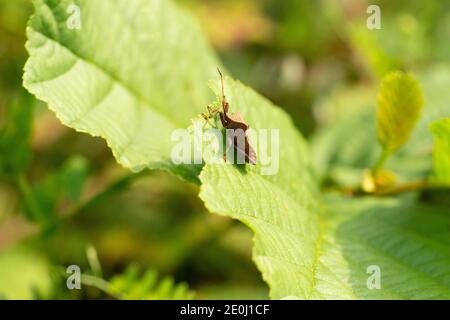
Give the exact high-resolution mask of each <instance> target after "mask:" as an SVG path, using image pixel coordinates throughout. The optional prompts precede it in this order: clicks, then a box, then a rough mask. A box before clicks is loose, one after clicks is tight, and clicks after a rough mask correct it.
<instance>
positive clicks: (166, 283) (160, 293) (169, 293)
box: [109, 266, 194, 300]
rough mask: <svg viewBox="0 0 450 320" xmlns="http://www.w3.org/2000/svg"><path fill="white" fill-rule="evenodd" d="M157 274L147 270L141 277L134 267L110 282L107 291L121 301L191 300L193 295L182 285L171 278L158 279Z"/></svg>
mask: <svg viewBox="0 0 450 320" xmlns="http://www.w3.org/2000/svg"><path fill="white" fill-rule="evenodd" d="M158 278H159V277H158V273H157V272H156V271H154V270H147V271H146V272H145V273H144V275H142V277H140V276H139V270H138V268H136V267H135V266H130V267H128V269H127V270H126V271H125V272H124V273H123V274H121V275H116V276H114V277H113V278H112V279H111V280H110V286H109V290H110V292H112V293H113V294H114V295H116V296H119V297H121V299H134V300H136V299H137V300H185V299H186V300H191V299H193V297H194V295H193V293H192V292H191V291H189V288H188V286H187V285H186V284H184V283H179V284H176V283H175V282H174V280H173V279H172V278H171V277H163V278H161V279H158Z"/></svg>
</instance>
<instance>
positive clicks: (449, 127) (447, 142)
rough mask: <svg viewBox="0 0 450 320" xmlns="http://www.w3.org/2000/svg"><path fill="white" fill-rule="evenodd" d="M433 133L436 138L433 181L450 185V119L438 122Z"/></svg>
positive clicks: (433, 127)
mask: <svg viewBox="0 0 450 320" xmlns="http://www.w3.org/2000/svg"><path fill="white" fill-rule="evenodd" d="M431 131H432V132H433V136H434V138H435V146H434V151H433V164H434V176H433V179H434V180H436V182H438V183H445V184H450V119H442V120H439V121H436V122H435V123H433V125H432V126H431Z"/></svg>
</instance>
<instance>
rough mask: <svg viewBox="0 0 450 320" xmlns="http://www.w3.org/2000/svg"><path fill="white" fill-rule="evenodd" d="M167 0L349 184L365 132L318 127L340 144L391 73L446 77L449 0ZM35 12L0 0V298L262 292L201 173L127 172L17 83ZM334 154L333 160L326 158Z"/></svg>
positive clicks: (433, 79)
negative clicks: (76, 286) (371, 11)
mask: <svg viewBox="0 0 450 320" xmlns="http://www.w3.org/2000/svg"><path fill="white" fill-rule="evenodd" d="M177 2H178V3H179V4H180V5H181V6H184V7H185V8H186V10H188V11H190V12H191V13H192V14H193V15H194V16H195V17H196V18H197V19H198V21H199V22H200V24H201V26H202V27H203V30H204V31H205V33H206V35H207V36H208V38H209V39H210V41H211V43H212V44H213V45H214V47H215V48H216V50H217V51H218V53H219V55H220V57H221V58H222V60H223V61H224V64H225V66H226V67H227V69H228V70H229V71H230V73H231V74H232V75H233V76H234V77H236V78H238V79H240V80H241V81H242V82H244V83H246V84H248V85H250V86H252V87H253V88H255V89H256V90H257V91H259V92H260V93H262V94H263V95H265V96H266V97H268V98H269V99H271V100H272V101H273V102H274V103H276V104H278V105H280V106H282V107H283V108H285V110H286V111H287V112H288V113H289V114H291V116H292V118H293V119H294V122H295V124H296V126H297V127H298V128H299V129H300V130H301V131H302V133H303V134H304V135H305V136H307V137H308V138H309V139H310V140H311V141H312V143H313V147H314V148H315V150H318V151H317V153H315V154H319V155H323V154H324V153H325V155H324V156H323V158H319V157H317V159H316V162H318V172H319V174H320V175H321V177H323V178H324V180H327V181H328V183H329V180H333V181H334V182H336V181H337V182H339V183H340V184H341V185H346V184H347V183H348V184H351V183H352V182H353V180H354V179H353V177H354V175H352V174H351V173H349V172H348V171H349V170H350V169H349V167H350V166H352V167H354V166H355V165H356V166H358V165H360V166H361V168H363V167H365V166H366V165H367V164H369V163H370V161H372V159H373V158H374V157H376V153H375V152H371V151H370V152H364V148H365V147H367V145H369V144H368V143H367V140H366V139H365V137H364V135H361V136H358V137H357V138H358V140H355V137H352V140H351V143H350V147H351V148H350V147H346V146H334V148H335V149H336V150H337V151H339V149H338V148H340V147H342V149H341V151H342V150H344V149H345V150H344V151H342V153H341V152H337V151H336V150H335V151H330V147H329V146H328V147H326V145H327V142H328V145H330V144H332V143H331V142H330V141H333V140H330V139H328V140H327V138H326V137H327V136H330V135H331V136H339V135H340V134H341V136H340V138H339V139H340V141H346V137H348V133H347V136H346V135H345V134H343V133H342V132H341V131H342V130H341V131H339V129H336V130H334V129H333V128H334V126H335V125H336V123H338V122H345V121H347V122H348V125H349V126H352V125H355V124H354V123H353V124H352V123H351V121H350V122H349V120H348V117H349V115H350V114H355V113H358V117H356V118H354V119H356V121H357V122H358V125H359V126H360V127H361V123H363V122H362V121H363V120H364V119H366V118H367V117H365V115H366V114H367V112H366V110H369V111H370V112H372V111H373V107H374V105H375V97H376V91H377V86H378V83H379V80H380V78H381V77H382V76H383V75H384V74H385V73H386V72H388V71H390V70H393V69H402V70H408V71H413V72H414V73H416V74H419V75H420V79H421V80H422V79H424V80H423V81H422V83H423V85H424V87H425V89H426V88H427V85H428V86H429V87H430V88H434V87H436V86H438V87H439V85H441V87H443V85H442V84H443V83H445V84H450V81H449V78H450V72H449V70H450V68H449V67H448V63H449V62H450V45H449V42H448V41H449V39H450V2H449V1H442V0H426V1H425V0H396V1H389V0H386V1H370V3H369V2H368V1H364V0H316V1H309V0H283V1H279V0H245V1H243V0H209V1H207V0H178V1H177ZM369 4H377V5H379V6H380V7H381V13H382V16H381V18H382V20H381V21H382V29H381V30H369V29H367V27H366V19H367V17H368V15H367V13H366V9H367V7H368V5H369ZM31 13H32V5H31V0H0V297H1V298H7V299H15V298H18V299H31V298H36V299H38V298H39V299H108V298H114V297H117V296H121V297H124V298H138V299H141V298H153V299H158V298H200V299H233V298H234V299H245V298H252V299H259V298H261V299H266V298H268V288H267V287H266V285H265V284H264V282H263V281H262V279H261V276H260V274H259V273H258V271H257V269H256V268H255V266H254V265H253V263H252V260H251V247H252V241H251V233H250V231H249V230H248V229H247V228H246V227H244V226H243V225H241V224H239V223H237V222H234V221H231V220H230V219H227V218H223V217H219V216H216V215H212V214H209V213H208V212H207V211H206V210H205V208H204V206H203V204H202V202H201V201H200V200H199V199H198V197H197V195H198V191H199V190H198V187H197V186H195V185H192V184H188V183H185V182H182V181H179V180H178V179H177V178H174V177H172V176H170V175H168V174H166V173H163V172H143V173H140V174H135V175H132V174H130V173H129V172H127V171H126V170H124V169H122V168H121V167H119V166H118V165H117V164H116V163H115V161H114V159H113V157H112V155H111V152H110V150H109V149H108V148H107V146H106V144H105V142H104V141H103V140H101V139H98V138H93V137H90V136H88V135H85V134H81V133H76V132H74V131H73V130H71V129H68V128H66V127H64V126H62V125H61V124H60V123H59V121H58V120H57V119H56V117H55V116H54V114H52V113H51V112H50V111H48V110H47V109H46V106H45V105H43V104H42V103H40V102H38V101H36V100H34V98H32V97H30V96H29V95H28V94H27V93H26V92H25V90H24V89H22V86H21V79H22V68H23V65H24V63H25V60H26V58H27V54H26V52H25V49H24V43H25V29H26V22H27V19H28V17H29V16H30V14H31ZM427 81H428V82H427ZM445 81H446V82H445ZM442 89H443V90H448V88H447V89H445V88H442ZM430 90H431V89H430ZM425 91H426V93H427V92H428V94H429V95H433V94H432V91H427V90H425ZM430 92H431V93H430ZM445 92H446V91H444V93H445ZM444 100H445V101H448V98H447V97H445V99H444ZM436 103H437V104H438V103H439V101H438V102H436ZM441 103H442V101H441ZM447 108H448V105H447ZM352 119H353V118H352ZM368 126H369V127H370V126H371V125H370V124H369V125H368ZM363 128H364V130H365V127H364V126H363ZM351 134H352V135H354V134H353V133H351ZM369 136H370V134H369ZM373 136H374V135H373ZM372 139H373V138H372ZM371 145H375V143H371ZM323 148H328V149H327V150H326V152H321V151H323V150H322V149H323ZM355 150H359V151H355ZM361 150H363V151H361ZM333 152H334V153H333ZM330 158H333V161H335V162H339V163H340V164H342V165H340V166H338V167H335V168H333V169H330V166H329V163H330ZM321 159H322V160H321ZM419 160H420V159H419ZM346 164H348V166H346ZM411 165H413V166H414V167H415V168H420V167H421V166H420V164H418V163H417V162H416V163H414V164H411ZM404 166H405V163H403V162H401V163H400V164H399V167H404ZM423 167H428V164H424V165H423ZM69 265H79V266H80V268H81V270H82V272H83V273H84V274H85V278H83V283H85V284H87V285H86V286H83V290H68V289H67V288H66V283H65V281H66V278H65V275H66V274H65V268H66V267H67V266H69ZM99 265H100V266H99ZM105 281H108V282H105ZM105 286H106V288H105Z"/></svg>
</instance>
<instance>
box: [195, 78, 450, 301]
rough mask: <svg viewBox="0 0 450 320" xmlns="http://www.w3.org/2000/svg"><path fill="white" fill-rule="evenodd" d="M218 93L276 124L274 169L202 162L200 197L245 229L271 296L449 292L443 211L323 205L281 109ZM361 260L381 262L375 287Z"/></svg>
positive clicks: (252, 97)
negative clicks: (277, 158) (379, 281)
mask: <svg viewBox="0 0 450 320" xmlns="http://www.w3.org/2000/svg"><path fill="white" fill-rule="evenodd" d="M226 96H227V99H228V100H229V102H230V108H231V110H232V111H234V110H235V111H237V110H239V111H240V112H242V113H243V116H244V119H246V121H247V122H248V123H249V124H250V126H251V127H253V128H256V129H261V128H269V129H270V128H279V129H280V145H281V146H282V147H283V146H284V148H281V149H280V170H279V172H278V173H277V174H276V175H273V176H263V175H260V173H259V170H260V166H261V164H258V165H257V166H255V167H254V166H249V165H247V166H246V167H245V168H240V167H237V166H233V165H213V164H207V165H206V166H205V167H204V169H203V171H202V173H201V175H200V179H201V181H202V186H201V192H200V197H201V198H202V199H203V200H204V201H205V204H206V206H207V208H208V209H209V210H210V211H212V212H215V213H218V214H222V215H226V216H230V217H233V218H235V219H238V220H240V221H242V222H243V223H244V224H246V225H247V226H249V227H250V228H251V229H252V230H253V231H254V233H255V235H254V252H253V259H254V261H255V263H256V264H257V266H258V268H259V270H260V271H261V272H262V275H263V278H264V280H265V281H266V282H267V283H268V284H269V287H270V289H271V297H272V298H275V299H280V298H301V299H347V298H368V299H370V298H385V299H389V298H445V297H450V281H449V279H450V278H449V277H448V276H449V274H450V254H449V253H448V250H446V246H445V244H446V243H450V235H449V234H448V232H446V230H447V228H448V226H449V225H450V217H448V215H447V214H446V210H439V209H433V208H429V207H425V206H411V205H408V204H403V203H401V202H400V201H397V200H392V199H388V200H379V199H368V200H361V201H359V200H351V201H350V200H341V199H338V200H336V199H332V200H329V201H328V202H327V203H326V205H325V204H324V202H323V201H322V197H321V195H320V194H319V192H318V190H317V182H316V179H315V178H314V175H313V173H312V172H313V170H312V168H311V160H310V156H309V152H308V148H307V147H306V144H305V142H304V140H303V138H302V137H301V136H300V134H298V132H297V130H296V129H295V128H294V126H293V124H292V122H291V121H290V119H289V118H288V117H287V115H286V114H285V113H284V112H282V111H281V110H280V109H278V108H276V107H274V106H273V105H272V104H271V103H270V102H269V101H267V100H266V99H264V98H262V97H261V96H259V95H258V94H257V93H255V92H254V91H252V90H251V89H250V88H248V87H245V86H243V85H241V84H240V83H239V82H234V81H232V80H230V79H226ZM370 265H378V266H379V267H380V268H381V271H382V289H380V290H369V289H368V288H367V284H366V283H367V279H368V277H369V276H370V274H367V273H366V270H367V268H368V267H369V266H370ZM424 287H426V288H428V289H427V290H421V288H424Z"/></svg>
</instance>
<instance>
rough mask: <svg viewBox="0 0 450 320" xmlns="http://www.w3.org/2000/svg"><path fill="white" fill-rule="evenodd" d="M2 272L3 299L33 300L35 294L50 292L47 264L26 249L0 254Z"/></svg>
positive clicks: (21, 248) (0, 282)
mask: <svg viewBox="0 0 450 320" xmlns="http://www.w3.org/2000/svg"><path fill="white" fill-rule="evenodd" d="M0 270H1V272H0V297H1V298H2V299H33V298H34V292H36V291H38V292H40V293H43V294H44V293H47V292H48V291H49V290H50V287H51V280H50V274H49V266H48V264H47V262H46V261H45V260H44V259H43V258H42V256H40V255H38V254H36V253H35V252H33V251H30V250H29V249H26V248H24V247H12V248H10V249H8V250H7V251H4V252H2V253H0Z"/></svg>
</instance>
